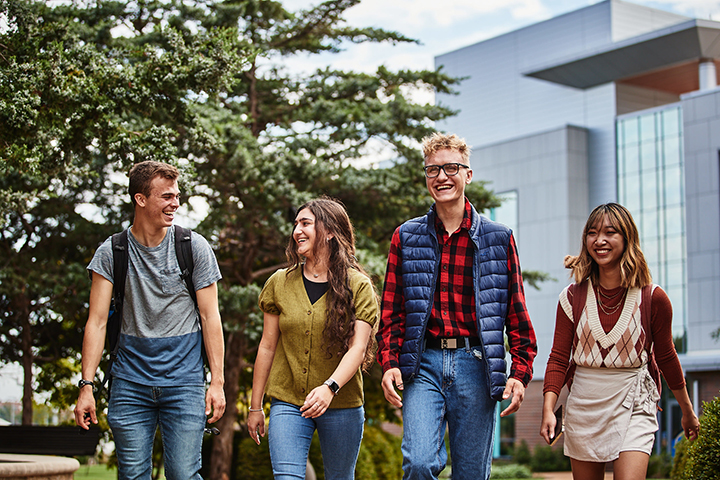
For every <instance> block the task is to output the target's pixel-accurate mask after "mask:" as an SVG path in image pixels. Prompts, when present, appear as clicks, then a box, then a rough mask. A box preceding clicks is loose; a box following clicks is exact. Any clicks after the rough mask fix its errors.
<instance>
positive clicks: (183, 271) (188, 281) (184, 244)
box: [173, 225, 197, 305]
mask: <svg viewBox="0 0 720 480" xmlns="http://www.w3.org/2000/svg"><path fill="white" fill-rule="evenodd" d="M173 227H174V228H175V255H176V256H177V260H178V265H179V266H180V277H181V278H182V279H183V280H184V281H185V285H187V288H188V291H189V292H190V296H191V297H192V299H193V302H195V305H197V294H196V293H195V284H194V283H193V270H194V267H195V264H194V260H193V254H192V230H190V229H189V228H184V227H181V226H180V225H173Z"/></svg>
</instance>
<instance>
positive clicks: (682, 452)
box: [670, 437, 690, 480]
mask: <svg viewBox="0 0 720 480" xmlns="http://www.w3.org/2000/svg"><path fill="white" fill-rule="evenodd" d="M689 443H690V442H688V440H687V439H686V438H685V437H683V438H682V439H681V440H680V441H679V442H677V443H676V444H675V457H674V458H673V464H672V469H671V470H670V478H671V479H672V480H682V479H683V475H684V474H685V465H686V464H687V450H688V445H689Z"/></svg>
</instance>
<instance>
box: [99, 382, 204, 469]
mask: <svg viewBox="0 0 720 480" xmlns="http://www.w3.org/2000/svg"><path fill="white" fill-rule="evenodd" d="M205 420H206V418H205V389H204V387H202V386H182V387H148V386H145V385H140V384H137V383H133V382H128V381H127V380H123V379H121V378H113V381H112V393H111V395H110V405H109V406H108V423H109V424H110V428H111V429H112V433H113V439H114V440H115V450H116V452H117V458H118V479H119V480H136V479H138V480H150V478H151V473H152V458H151V455H152V450H153V440H154V438H155V431H156V430H157V428H158V425H159V426H160V433H161V434H162V440H163V451H164V461H165V477H166V478H167V480H202V477H201V476H200V473H199V472H200V466H201V463H202V460H201V449H202V438H203V430H204V428H205Z"/></svg>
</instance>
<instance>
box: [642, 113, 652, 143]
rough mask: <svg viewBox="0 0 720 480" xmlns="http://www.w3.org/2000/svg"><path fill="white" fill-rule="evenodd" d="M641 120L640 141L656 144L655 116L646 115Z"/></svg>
mask: <svg viewBox="0 0 720 480" xmlns="http://www.w3.org/2000/svg"><path fill="white" fill-rule="evenodd" d="M639 120H640V141H641V142H643V143H645V142H653V143H655V115H644V116H642V117H639Z"/></svg>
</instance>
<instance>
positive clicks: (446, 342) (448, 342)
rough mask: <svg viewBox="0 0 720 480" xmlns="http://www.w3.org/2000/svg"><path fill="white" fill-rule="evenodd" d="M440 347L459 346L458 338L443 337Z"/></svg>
mask: <svg viewBox="0 0 720 480" xmlns="http://www.w3.org/2000/svg"><path fill="white" fill-rule="evenodd" d="M440 348H457V339H456V338H441V339H440Z"/></svg>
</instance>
